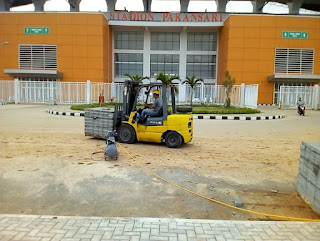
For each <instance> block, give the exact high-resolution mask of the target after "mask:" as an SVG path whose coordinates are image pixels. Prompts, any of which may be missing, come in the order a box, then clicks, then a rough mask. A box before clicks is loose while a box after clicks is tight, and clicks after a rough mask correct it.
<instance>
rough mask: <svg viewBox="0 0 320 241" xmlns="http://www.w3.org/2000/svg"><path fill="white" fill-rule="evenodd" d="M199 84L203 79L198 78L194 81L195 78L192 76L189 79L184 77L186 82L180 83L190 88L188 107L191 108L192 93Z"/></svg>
mask: <svg viewBox="0 0 320 241" xmlns="http://www.w3.org/2000/svg"><path fill="white" fill-rule="evenodd" d="M199 82H203V79H201V78H199V79H196V76H195V75H194V76H192V77H191V78H190V77H186V80H185V81H183V82H182V84H189V85H190V87H191V89H192V90H191V102H190V105H191V107H192V98H193V92H194V90H195V89H196V86H197V84H198V83H199Z"/></svg>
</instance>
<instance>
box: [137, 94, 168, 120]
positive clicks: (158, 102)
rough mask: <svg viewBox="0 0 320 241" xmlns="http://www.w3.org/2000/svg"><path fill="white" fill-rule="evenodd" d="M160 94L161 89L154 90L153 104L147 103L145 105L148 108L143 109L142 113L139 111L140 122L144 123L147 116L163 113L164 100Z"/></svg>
mask: <svg viewBox="0 0 320 241" xmlns="http://www.w3.org/2000/svg"><path fill="white" fill-rule="evenodd" d="M159 95H160V91H159V90H154V91H153V98H154V102H153V104H145V105H144V107H145V108H146V109H144V110H143V111H142V113H141V115H139V113H137V119H138V120H139V122H141V123H143V122H144V120H145V116H150V117H157V116H161V115H162V107H163V102H162V99H161V98H159Z"/></svg>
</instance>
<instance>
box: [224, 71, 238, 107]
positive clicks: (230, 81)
mask: <svg viewBox="0 0 320 241" xmlns="http://www.w3.org/2000/svg"><path fill="white" fill-rule="evenodd" d="M224 77H225V80H224V81H223V83H222V84H223V86H224V87H225V89H226V101H225V104H224V106H225V107H230V106H231V96H230V95H231V91H232V87H233V85H234V83H235V82H236V80H235V78H234V77H233V78H232V76H231V75H230V73H229V71H228V70H227V71H226V73H225V75H224Z"/></svg>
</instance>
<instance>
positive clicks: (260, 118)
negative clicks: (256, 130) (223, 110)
mask: <svg viewBox="0 0 320 241" xmlns="http://www.w3.org/2000/svg"><path fill="white" fill-rule="evenodd" d="M282 118H284V115H283V114H282V115H271V116H227V115H226V116H221V115H216V116H215V115H210V116H207V115H193V119H199V120H202V119H209V120H241V121H244V120H275V119H282Z"/></svg>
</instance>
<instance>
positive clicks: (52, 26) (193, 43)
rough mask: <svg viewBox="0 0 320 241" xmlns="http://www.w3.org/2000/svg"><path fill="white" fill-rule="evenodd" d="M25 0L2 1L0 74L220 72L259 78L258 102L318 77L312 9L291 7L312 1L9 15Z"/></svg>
mask: <svg viewBox="0 0 320 241" xmlns="http://www.w3.org/2000/svg"><path fill="white" fill-rule="evenodd" d="M30 2H32V1H26V0H25V1H23V0H21V1H17V0H16V1H13V0H11V1H7V0H6V1H5V0H0V4H1V9H0V10H1V12H0V45H1V46H0V80H8V79H17V78H18V79H20V80H47V81H61V82H63V81H69V82H70V81H71V82H86V81H87V80H90V81H91V82H108V83H111V82H123V81H124V79H125V76H124V74H125V73H129V74H138V75H143V76H151V78H153V77H154V75H155V74H156V73H158V72H165V73H166V74H176V75H179V76H180V78H181V79H185V77H186V76H192V75H195V76H196V77H198V78H200V77H201V78H203V79H204V82H205V83H206V84H222V82H223V80H224V75H225V72H226V71H227V70H228V71H229V72H230V74H231V75H232V76H234V77H235V79H236V84H241V83H245V84H246V85H249V84H258V85H259V95H258V103H260V104H273V103H275V104H276V103H278V101H279V100H278V94H279V88H280V86H283V85H295V86H297V85H298V86H310V85H314V84H317V83H319V82H320V16H317V15H299V14H298V13H299V8H300V7H304V8H307V9H311V10H315V11H320V4H319V3H318V1H316V0H309V1H307V0H305V1H302V0H299V1H295V0H292V1H285V0H283V1H278V2H283V3H286V2H287V3H288V6H289V14H286V15H272V14H263V13H262V7H263V5H264V4H265V2H266V1H261V0H257V1H252V2H253V6H254V12H253V13H250V14H231V13H226V12H225V7H226V3H227V1H226V0H218V1H217V3H218V12H213V13H212V12H210V13H209V12H201V13H192V12H187V9H188V4H189V1H188V0H181V1H180V3H181V11H180V12H151V11H150V4H151V1H150V0H149V1H147V0H144V1H143V2H144V9H145V10H144V11H143V12H128V11H116V10H115V0H110V1H109V0H107V4H108V12H105V13H101V12H97V13H84V12H79V2H80V1H79V0H78V1H76V0H73V1H71V0H70V1H69V3H70V10H71V12H43V4H44V3H45V1H44V0H41V1H40V0H35V1H33V2H34V4H35V10H36V12H28V13H27V12H23V13H21V12H10V7H13V6H17V5H21V4H27V3H30Z"/></svg>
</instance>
